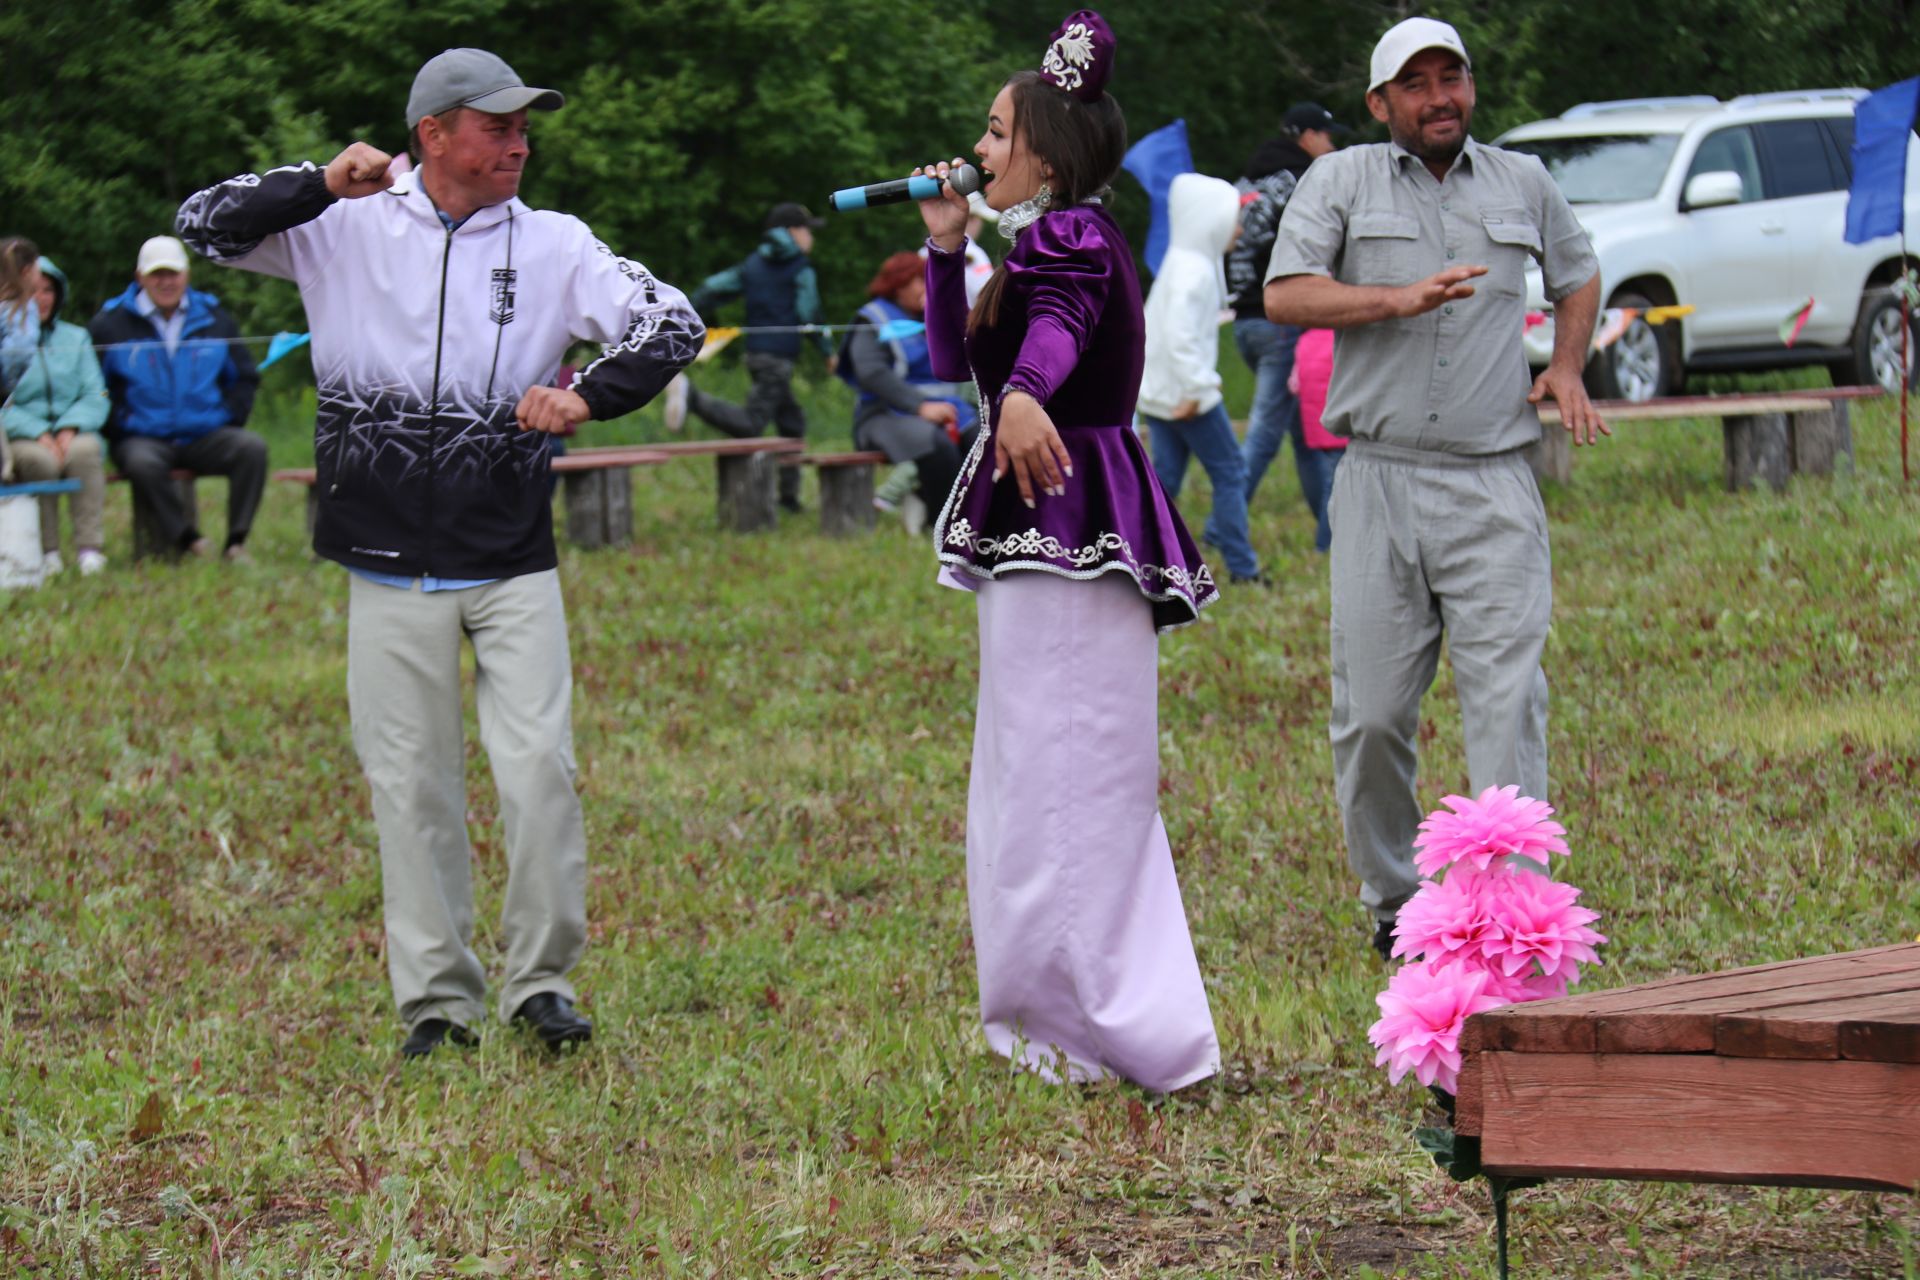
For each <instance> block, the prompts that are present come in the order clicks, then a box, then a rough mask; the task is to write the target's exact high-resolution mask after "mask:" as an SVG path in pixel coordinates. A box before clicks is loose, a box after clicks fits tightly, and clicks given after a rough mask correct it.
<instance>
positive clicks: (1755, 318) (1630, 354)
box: [1496, 89, 1920, 400]
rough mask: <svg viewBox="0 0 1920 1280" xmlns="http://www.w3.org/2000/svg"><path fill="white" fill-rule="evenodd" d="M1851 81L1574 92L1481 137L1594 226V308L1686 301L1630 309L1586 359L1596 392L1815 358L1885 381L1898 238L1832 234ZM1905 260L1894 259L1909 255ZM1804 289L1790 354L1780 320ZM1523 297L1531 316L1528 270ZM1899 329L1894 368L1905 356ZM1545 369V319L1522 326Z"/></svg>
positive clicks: (1548, 340) (1535, 297) (1913, 202)
mask: <svg viewBox="0 0 1920 1280" xmlns="http://www.w3.org/2000/svg"><path fill="white" fill-rule="evenodd" d="M1865 96H1866V91H1865V90H1864V89H1827V90H1809V91H1805V92H1796V93H1763V94H1753V95H1748V96H1745V97H1740V98H1734V99H1732V100H1731V101H1728V102H1720V101H1718V100H1716V99H1714V98H1708V97H1696V98H1646V99H1633V100H1628V101H1622V102H1590V103H1585V104H1582V105H1581V106H1578V107H1574V108H1573V109H1572V110H1570V111H1568V112H1566V113H1565V114H1564V115H1562V116H1560V117H1559V118H1558V119H1554V120H1541V121H1537V122H1535V123H1533V124H1528V125H1522V126H1521V127H1520V128H1518V129H1513V130H1510V131H1508V132H1507V133H1505V134H1503V135H1501V136H1500V137H1499V138H1498V139H1496V145H1498V146H1502V147H1506V148H1507V149H1509V150H1512V151H1524V152H1527V153H1529V154H1531V155H1536V156H1538V157H1540V159H1541V161H1542V162H1544V163H1545V164H1546V166H1547V172H1548V173H1550V174H1552V175H1553V178H1554V181H1555V182H1557V183H1558V184H1559V185H1560V190H1561V191H1562V192H1563V193H1564V194H1565V195H1566V197H1567V199H1568V200H1569V201H1570V202H1571V203H1572V204H1573V207H1574V212H1575V213H1576V214H1578V215H1579V218H1580V221H1581V222H1582V223H1583V224H1585V226H1586V228H1587V231H1588V233H1589V234H1590V235H1591V236H1592V237H1593V247H1594V251H1595V252H1596V253H1597V254H1598V255H1599V257H1600V285H1601V297H1602V298H1603V299H1604V300H1605V301H1604V303H1603V304H1602V305H1603V306H1606V307H1620V308H1629V307H1630V308H1637V309H1640V310H1643V311H1644V310H1645V309H1647V308H1650V307H1658V306H1661V305H1666V304H1681V305H1687V306H1691V307H1692V308H1693V310H1692V312H1691V313H1689V314H1687V315H1685V317H1684V318H1682V319H1679V320H1670V321H1668V322H1667V323H1665V324H1660V325H1650V324H1648V323H1647V322H1646V320H1645V319H1644V318H1639V319H1635V320H1634V321H1633V322H1632V323H1631V324H1629V325H1628V327H1627V329H1626V331H1625V332H1624V333H1623V334H1621V336H1620V337H1619V338H1618V339H1617V340H1616V341H1614V342H1613V343H1612V344H1610V345H1609V346H1607V347H1605V348H1604V349H1602V350H1601V351H1600V352H1599V353H1598V354H1597V355H1596V356H1595V357H1594V359H1593V360H1592V362H1591V363H1590V364H1589V365H1588V368H1587V376H1588V381H1589V382H1590V383H1591V384H1592V390H1593V392H1594V393H1595V394H1596V395H1599V396H1602V397H1604V398H1607V399H1624V400H1648V399H1651V398H1653V397H1655V396H1662V395H1671V394H1673V393H1675V392H1677V391H1678V390H1679V389H1680V386H1681V383H1682V381H1683V380H1684V378H1685V376H1686V373H1687V372H1688V371H1689V370H1700V371H1705V370H1729V371H1730V370H1753V369H1774V368H1780V367H1783V366H1787V365H1807V364H1818V365H1825V366H1826V367H1827V368H1828V369H1829V370H1830V371H1831V373H1832V376H1833V381H1834V383H1835V384H1836V385H1842V386H1845V385H1874V384H1877V385H1879V386H1882V387H1886V388H1887V389H1889V390H1894V389H1897V388H1898V387H1899V385H1900V378H1901V375H1902V372H1903V363H1902V358H1901V333H1900V327H1901V326H1900V309H1899V304H1898V300H1897V299H1896V297H1895V295H1894V292H1893V290H1892V288H1891V287H1890V286H1891V285H1892V283H1893V282H1894V281H1895V280H1896V279H1897V278H1898V277H1899V274H1900V242H1899V239H1898V238H1897V237H1894V236H1888V237H1885V238H1883V239H1879V240H1874V241H1871V242H1869V243H1867V244H1859V245H1855V244H1848V243H1847V242H1846V239H1845V236H1844V235H1843V230H1844V228H1845V226H1846V218H1847V188H1848V185H1849V184H1850V183H1851V181H1852V174H1853V156H1852V150H1853V110H1854V106H1855V104H1856V103H1857V102H1858V101H1859V100H1860V99H1861V98H1863V97H1865ZM1906 208H1907V225H1908V226H1910V227H1914V228H1916V229H1920V139H1914V138H1909V140H1908V153H1907V199H1906ZM1910 261H1911V259H1910ZM1808 298H1812V299H1813V310H1812V312H1811V314H1810V315H1809V316H1808V318H1807V321H1806V324H1805V327H1804V328H1803V329H1802V330H1801V332H1800V334H1799V337H1798V339H1797V341H1796V342H1795V343H1794V345H1793V346H1792V347H1791V348H1789V347H1788V346H1787V345H1786V344H1785V343H1784V342H1783V341H1782V338H1781V326H1782V324H1783V323H1784V322H1786V321H1787V319H1788V318H1789V317H1790V316H1792V315H1793V314H1794V313H1795V312H1797V311H1799V310H1800V309H1801V308H1802V307H1804V306H1805V304H1806V301H1807V299H1808ZM1528 300H1529V305H1530V306H1531V307H1533V308H1535V309H1537V310H1548V309H1547V308H1546V304H1545V301H1544V294H1543V292H1542V289H1541V285H1540V273H1539V271H1538V270H1534V271H1532V272H1531V273H1530V274H1529V278H1528ZM1916 336H1917V335H1914V334H1909V335H1908V346H1907V350H1908V351H1909V352H1910V353H1912V354H1909V356H1908V357H1907V360H1906V362H1905V365H1904V370H1905V372H1906V376H1907V377H1908V378H1909V379H1911V378H1912V377H1913V370H1914V368H1915V367H1916V366H1920V352H1915V351H1914V347H1913V343H1914V341H1915V339H1916ZM1525 341H1526V345H1527V359H1528V361H1529V362H1530V363H1531V364H1533V365H1535V366H1541V365H1545V364H1546V363H1547V360H1548V358H1549V356H1550V355H1551V354H1552V351H1553V324H1552V318H1551V312H1550V311H1548V322H1547V323H1546V324H1544V325H1537V326H1535V327H1533V328H1530V329H1528V330H1527V334H1526V339H1525Z"/></svg>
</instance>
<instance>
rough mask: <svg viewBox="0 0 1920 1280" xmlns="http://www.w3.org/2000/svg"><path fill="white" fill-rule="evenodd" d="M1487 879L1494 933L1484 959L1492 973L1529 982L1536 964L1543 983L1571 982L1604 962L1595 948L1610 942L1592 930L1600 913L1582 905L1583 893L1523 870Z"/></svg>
mask: <svg viewBox="0 0 1920 1280" xmlns="http://www.w3.org/2000/svg"><path fill="white" fill-rule="evenodd" d="M1486 880H1487V884H1486V888H1487V889H1488V890H1489V891H1490V892H1489V893H1488V895H1487V897H1486V900H1485V905H1486V909H1487V914H1488V915H1489V917H1490V918H1491V920H1492V928H1490V929H1489V930H1488V931H1487V933H1486V934H1485V935H1484V936H1483V938H1482V939H1481V943H1480V954H1481V956H1482V958H1483V959H1484V960H1485V962H1486V965H1487V967H1488V968H1489V969H1498V970H1500V971H1501V972H1502V973H1505V974H1507V975H1508V976H1510V977H1522V978H1525V977H1529V976H1531V975H1532V974H1533V972H1534V969H1533V966H1534V964H1536V963H1537V964H1538V965H1539V966H1540V968H1539V975H1540V976H1541V977H1542V978H1551V979H1557V978H1562V977H1564V978H1565V979H1566V980H1567V981H1568V982H1572V981H1573V980H1574V979H1575V978H1576V977H1578V976H1579V972H1580V966H1581V965H1582V964H1598V963H1599V962H1600V956H1599V954H1598V953H1597V952H1595V951H1594V949H1593V948H1594V946H1595V944H1597V943H1601V942H1605V941H1606V939H1605V938H1604V937H1602V936H1601V935H1600V934H1598V933H1595V932H1594V931H1593V930H1592V929H1589V928H1587V926H1588V925H1589V924H1591V923H1592V922H1593V921H1595V920H1598V919H1599V918H1600V913H1599V912H1597V911H1590V910H1588V909H1587V908H1585V907H1583V906H1580V905H1578V904H1579V899H1580V891H1579V890H1578V889H1576V888H1574V887H1573V886H1572V885H1570V884H1562V883H1560V882H1559V881H1556V880H1549V879H1548V878H1547V877H1546V876H1543V875H1536V874H1534V873H1533V872H1531V871H1524V870H1518V869H1508V870H1506V871H1503V872H1497V873H1495V874H1493V875H1491V876H1488V877H1486ZM1562 990H1564V987H1563V988H1562Z"/></svg>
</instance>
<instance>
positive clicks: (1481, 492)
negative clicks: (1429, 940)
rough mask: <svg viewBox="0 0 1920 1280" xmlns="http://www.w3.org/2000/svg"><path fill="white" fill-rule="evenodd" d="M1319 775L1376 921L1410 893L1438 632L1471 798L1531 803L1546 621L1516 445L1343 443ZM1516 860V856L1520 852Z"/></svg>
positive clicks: (1529, 485)
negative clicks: (1324, 747)
mask: <svg viewBox="0 0 1920 1280" xmlns="http://www.w3.org/2000/svg"><path fill="white" fill-rule="evenodd" d="M1331 510H1332V515H1333V550H1332V559H1331V564H1330V566H1329V567H1330V571H1331V574H1332V579H1333V582H1332V585H1333V608H1332V615H1333V616H1332V641H1333V716H1332V726H1331V727H1332V736H1333V770H1334V785H1335V788H1336V790H1337V791H1338V793H1339V796H1340V816H1341V818H1342V820H1343V822H1344V823H1345V826H1346V835H1347V858H1348V862H1349V863H1350V865H1351V866H1352V868H1353V871H1354V874H1356V875H1357V876H1359V878H1360V883H1361V892H1360V897H1361V901H1362V902H1364V903H1365V904H1366V905H1367V907H1368V909H1369V910H1371V911H1372V912H1373V915H1374V918H1375V919H1377V920H1391V919H1393V918H1394V917H1395V916H1396V915H1397V914H1398V912H1399V910H1400V906H1401V904H1402V903H1404V902H1405V901H1406V900H1407V899H1408V898H1410V897H1412V896H1413V893H1414V891H1415V890H1416V889H1418V888H1419V887H1420V877H1419V875H1418V874H1417V873H1416V872H1415V870H1414V866H1413V839H1414V836H1415V835H1416V834H1417V833H1418V831H1419V827H1420V820H1421V817H1422V816H1423V814H1422V809H1423V807H1424V808H1426V809H1434V808H1438V807H1439V799H1440V796H1439V794H1438V793H1437V792H1436V793H1435V794H1433V795H1431V796H1429V797H1428V798H1427V799H1426V801H1425V803H1424V806H1423V804H1422V801H1421V799H1420V797H1419V795H1418V794H1417V792H1416V790H1415V780H1416V776H1417V765H1418V758H1417V754H1416V747H1417V744H1418V742H1419V728H1420V700H1421V699H1422V698H1423V697H1424V696H1425V694H1426V692H1427V689H1428V688H1429V687H1430V686H1431V685H1432V684H1433V677H1434V672H1435V670H1436V668H1437V665H1438V663H1439V660H1440V641H1441V636H1442V634H1443V633H1444V635H1445V637H1446V644H1447V653H1448V657H1449V658H1450V659H1451V661H1452V663H1453V681H1454V687H1455V688H1456V689H1457V690H1458V692H1459V695H1460V720H1461V725H1462V729H1463V731H1464V735H1465V737H1466V748H1467V773H1468V777H1469V779H1470V786H1471V788H1472V793H1473V794H1474V795H1476V796H1477V795H1478V794H1479V793H1480V792H1481V791H1483V790H1485V789H1486V788H1488V787H1504V786H1510V785H1516V784H1517V785H1518V786H1519V788H1520V792H1521V794H1522V795H1528V796H1532V797H1534V798H1535V799H1537V800H1545V799H1547V798H1548V797H1547V677H1546V673H1545V672H1544V671H1542V670H1541V668H1540V655H1541V651H1542V650H1543V649H1544V648H1545V646H1546V640H1547V625H1548V623H1549V622H1550V621H1551V620H1552V616H1553V562H1552V557H1551V555H1550V554H1549V549H1548V545H1547V514H1546V509H1545V508H1544V507H1543V506H1542V505H1541V503H1540V491H1539V488H1538V487H1537V486H1536V485H1535V484H1534V479H1533V472H1532V471H1531V470H1530V469H1529V468H1528V466H1527V463H1526V459H1525V458H1524V457H1523V456H1522V455H1521V454H1519V453H1508V454H1498V455H1495V456H1492V457H1480V458H1472V457H1458V456H1450V455H1445V454H1433V453H1425V452H1420V453H1416V452H1413V451H1411V450H1405V449H1393V448H1389V447H1386V446H1382V445H1368V444H1365V443H1364V442H1360V441H1356V442H1354V444H1353V445H1351V446H1350V447H1349V448H1348V450H1347V457H1346V460H1345V461H1343V462H1342V463H1341V464H1340V469H1339V470H1338V471H1337V472H1335V473H1334V480H1333V498H1332V505H1331ZM1522 865H1528V864H1527V863H1525V862H1524V860H1523V861H1522Z"/></svg>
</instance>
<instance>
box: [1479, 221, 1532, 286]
mask: <svg viewBox="0 0 1920 1280" xmlns="http://www.w3.org/2000/svg"><path fill="white" fill-rule="evenodd" d="M1480 227H1481V230H1482V231H1484V232H1485V233H1486V237H1487V244H1486V256H1485V258H1483V259H1482V261H1483V262H1484V263H1485V264H1486V268H1487V276H1486V279H1485V280H1484V281H1482V282H1481V285H1482V287H1484V288H1485V289H1486V290H1487V291H1488V292H1489V293H1499V294H1509V295H1513V296H1515V297H1518V296H1520V295H1522V294H1524V293H1525V292H1526V289H1527V264H1528V263H1530V262H1534V261H1537V260H1538V259H1539V257H1540V227H1539V225H1538V224H1537V223H1535V222H1534V220H1533V216H1532V215H1531V214H1528V213H1525V212H1520V211H1508V212H1487V213H1483V214H1481V215H1480Z"/></svg>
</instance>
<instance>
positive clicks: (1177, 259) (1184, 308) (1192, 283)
mask: <svg viewBox="0 0 1920 1280" xmlns="http://www.w3.org/2000/svg"><path fill="white" fill-rule="evenodd" d="M1167 212H1168V226H1167V230H1168V247H1167V256H1166V257H1165V258H1164V259H1163V260H1162V261H1161V263H1160V271H1159V273H1158V274H1157V275H1156V276H1155V277H1154V280H1153V288H1152V290H1151V291H1149V293H1148V294H1147V306H1146V321H1147V358H1146V369H1145V371H1144V372H1143V373H1142V375H1141V378H1140V413H1141V416H1142V417H1144V418H1146V420H1147V428H1148V430H1149V431H1150V432H1151V433H1152V439H1153V469H1154V471H1155V472H1156V473H1157V474H1158V475H1159V477H1160V487H1161V488H1163V489H1165V490H1166V491H1167V497H1168V498H1170V499H1173V500H1175V501H1178V499H1179V497H1180V485H1181V482H1182V481H1184V480H1185V479H1186V475H1187V459H1188V458H1189V457H1197V458H1199V459H1200V465H1201V466H1203V467H1205V468H1206V469H1207V478H1208V480H1209V481H1211V482H1212V484H1213V511H1212V513H1211V514H1210V515H1209V516H1208V517H1207V523H1206V527H1205V528H1204V529H1202V530H1201V533H1200V537H1201V539H1202V540H1204V541H1206V542H1208V543H1211V544H1212V545H1213V546H1215V547H1217V548H1219V550H1220V554H1221V555H1222V556H1223V557H1225V559H1226V562H1227V576H1228V580H1229V581H1231V582H1263V581H1265V579H1264V577H1263V576H1262V575H1261V573H1260V560H1259V557H1257V556H1256V555H1254V553H1253V542H1252V541H1251V539H1250V538H1249V536H1248V533H1247V492H1246V490H1247V467H1246V462H1245V460H1244V459H1243V457H1242V456H1241V453H1240V442H1239V441H1238V440H1237V439H1235V438H1234V434H1233V423H1232V422H1231V421H1230V420H1229V419H1228V418H1227V410H1226V406H1225V405H1224V404H1222V403H1221V399H1220V371H1219V368H1218V364H1219V355H1220V309H1221V308H1222V307H1224V306H1225V305H1226V302H1227V281H1226V273H1225V269H1224V266H1223V260H1224V259H1225V257H1226V254H1227V250H1228V249H1229V248H1231V247H1232V245H1233V242H1234V240H1235V239H1236V238H1237V237H1238V236H1239V234H1240V193H1239V192H1238V191H1237V190H1235V189H1234V186H1233V184H1232V183H1230V182H1223V181H1221V180H1220V179H1219V178H1208V177H1205V176H1203V175H1201V174H1197V173H1183V174H1181V175H1180V176H1179V177H1177V178H1175V179H1174V180H1173V186H1172V188H1171V190H1170V191H1169V192H1168V193H1167Z"/></svg>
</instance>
